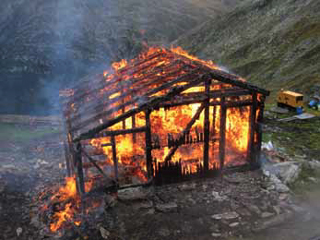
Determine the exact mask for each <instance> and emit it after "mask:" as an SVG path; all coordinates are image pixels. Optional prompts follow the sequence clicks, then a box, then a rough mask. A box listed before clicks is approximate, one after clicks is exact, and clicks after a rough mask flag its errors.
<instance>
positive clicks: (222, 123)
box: [219, 97, 227, 173]
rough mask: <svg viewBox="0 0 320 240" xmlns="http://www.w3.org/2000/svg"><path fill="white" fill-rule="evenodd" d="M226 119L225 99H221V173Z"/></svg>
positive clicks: (221, 169)
mask: <svg viewBox="0 0 320 240" xmlns="http://www.w3.org/2000/svg"><path fill="white" fill-rule="evenodd" d="M226 118H227V107H226V105H225V97H222V98H221V106H220V142H219V159H220V171H221V173H222V172H223V167H224V160H225V148H226Z"/></svg>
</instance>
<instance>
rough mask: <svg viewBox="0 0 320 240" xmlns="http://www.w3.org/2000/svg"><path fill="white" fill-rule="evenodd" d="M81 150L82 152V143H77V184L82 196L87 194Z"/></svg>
mask: <svg viewBox="0 0 320 240" xmlns="http://www.w3.org/2000/svg"><path fill="white" fill-rule="evenodd" d="M81 150H82V147H81V143H77V146H76V151H75V159H76V165H77V181H76V182H77V189H78V192H79V194H80V195H82V194H84V193H85V188H84V176H83V168H82V152H81Z"/></svg>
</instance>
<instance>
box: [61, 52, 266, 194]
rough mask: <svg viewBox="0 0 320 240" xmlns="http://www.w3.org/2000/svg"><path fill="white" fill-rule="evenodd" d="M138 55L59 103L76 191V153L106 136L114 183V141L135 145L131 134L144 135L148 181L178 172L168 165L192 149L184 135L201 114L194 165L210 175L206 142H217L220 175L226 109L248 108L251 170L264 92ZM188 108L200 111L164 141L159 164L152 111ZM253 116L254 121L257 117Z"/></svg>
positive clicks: (204, 68)
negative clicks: (199, 156) (139, 121)
mask: <svg viewBox="0 0 320 240" xmlns="http://www.w3.org/2000/svg"><path fill="white" fill-rule="evenodd" d="M141 56H143V55H141ZM141 56H140V57H138V58H136V59H133V60H131V62H129V63H128V64H127V66H125V67H123V68H120V69H118V70H117V71H116V72H115V73H114V74H107V75H102V74H101V75H96V76H93V77H92V83H93V85H94V86H93V87H91V86H90V81H89V80H88V78H87V79H86V82H85V83H84V84H83V85H81V84H80V85H78V86H77V87H76V88H75V89H74V90H73V94H72V95H71V96H69V97H68V98H66V99H63V113H64V117H65V122H66V124H65V126H66V129H67V133H68V141H67V142H68V149H67V152H68V153H69V154H67V156H68V157H67V158H68V159H67V165H68V166H69V168H70V174H71V173H72V172H75V173H76V175H77V178H78V180H79V181H78V182H79V185H81V186H79V189H80V191H82V190H83V189H84V187H83V186H84V180H83V170H82V169H80V168H82V161H81V159H79V158H81V157H82V156H83V155H84V154H81V143H82V144H84V143H85V142H87V143H88V142H90V141H91V139H95V138H101V137H107V136H110V137H111V142H110V143H104V146H111V147H112V160H113V163H114V177H115V181H116V182H118V167H119V166H118V159H117V151H116V141H115V136H118V135H125V134H132V139H133V142H136V141H137V135H136V134H139V133H144V134H145V144H144V147H145V158H146V166H147V177H148V179H149V180H150V179H152V178H153V177H155V174H157V172H158V171H159V170H161V168H162V170H163V169H165V168H169V167H170V166H172V167H176V168H177V169H178V168H179V164H176V165H175V166H173V165H172V163H170V160H171V158H172V156H173V155H174V154H175V151H176V150H177V149H178V148H179V146H181V145H183V144H186V142H188V144H192V140H191V142H190V141H189V137H188V133H189V131H190V129H191V127H192V126H193V124H194V122H195V121H196V120H197V119H199V116H200V114H201V113H202V112H204V116H205V119H204V132H203V133H199V134H198V133H197V142H198V143H200V142H201V143H203V165H202V164H199V171H200V172H201V173H204V174H206V173H209V154H208V151H209V142H210V141H212V140H211V139H213V138H214V142H215V141H218V142H219V159H220V163H219V166H216V167H218V168H219V170H220V171H222V170H223V167H224V162H225V141H226V139H225V138H226V136H225V135H226V133H225V131H226V115H227V109H228V108H241V107H245V106H246V107H248V106H249V107H250V109H251V110H250V123H249V124H250V132H249V134H250V136H249V143H248V163H250V165H251V166H252V168H254V167H255V166H256V165H257V157H258V156H259V151H260V149H261V122H262V121H263V108H264V100H265V97H266V96H268V95H269V91H267V90H264V89H262V88H259V87H257V86H254V85H252V84H250V83H248V82H246V81H244V80H243V79H241V78H240V77H238V76H236V75H232V74H229V73H226V72H223V71H221V70H219V69H218V68H212V67H210V66H208V65H206V64H205V63H204V62H202V61H197V60H194V59H189V58H188V57H186V56H183V55H180V54H177V53H174V52H172V51H171V50H167V49H159V50H158V51H156V52H155V53H154V54H151V55H149V56H147V57H144V58H142V57H141ZM193 87H203V88H204V91H195V92H191V93H190V92H189V93H184V92H185V91H186V90H188V89H191V88H193ZM212 88H213V90H212ZM193 103H199V104H201V106H200V107H199V109H198V111H197V113H196V114H195V115H194V117H193V119H192V120H191V121H190V122H189V124H188V125H187V127H186V128H185V130H184V131H182V132H181V133H180V137H179V139H176V140H173V141H172V139H171V140H170V139H169V138H168V144H169V145H168V146H169V147H170V151H169V153H168V155H167V156H166V157H165V163H164V165H163V166H161V164H160V163H157V161H156V160H155V159H153V157H152V149H156V148H159V144H157V143H156V142H154V138H153V136H152V126H151V124H150V118H151V117H152V116H151V115H152V112H153V111H155V110H158V109H160V108H164V109H170V108H172V107H176V106H183V105H188V104H193ZM216 106H220V110H219V111H220V116H221V117H220V134H219V136H210V134H209V129H210V126H212V124H213V123H212V122H210V117H209V116H210V111H209V109H210V108H214V115H213V121H214V122H215V121H216V119H215V116H216V111H217V110H216ZM257 111H258V116H256V113H257ZM140 113H143V114H144V115H145V126H137V125H136V116H137V114H140ZM129 118H130V119H131V122H132V128H128V129H127V126H126V123H125V120H126V119H129ZM117 123H122V125H121V126H122V129H117V130H112V129H110V128H111V127H112V126H114V125H115V124H117ZM168 136H170V135H168ZM255 136H257V137H255ZM77 146H78V148H77ZM79 146H80V148H79ZM79 151H80V154H79V153H78V152H79ZM85 155H87V156H86V157H87V158H88V159H89V161H90V166H93V167H96V168H97V169H98V171H99V172H101V171H102V169H101V168H100V167H99V164H98V163H97V162H96V161H95V159H93V158H92V157H90V156H88V152H85ZM87 165H88V164H87ZM180 165H181V164H180ZM74 166H76V167H74ZM80 166H81V167H80ZM216 167H214V171H216ZM72 169H77V171H72Z"/></svg>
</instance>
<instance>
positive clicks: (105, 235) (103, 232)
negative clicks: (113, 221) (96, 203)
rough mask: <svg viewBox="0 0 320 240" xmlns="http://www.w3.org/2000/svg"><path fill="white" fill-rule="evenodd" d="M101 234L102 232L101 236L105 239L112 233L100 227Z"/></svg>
mask: <svg viewBox="0 0 320 240" xmlns="http://www.w3.org/2000/svg"><path fill="white" fill-rule="evenodd" d="M99 230H100V234H101V237H102V238H103V239H108V238H109V235H110V232H109V231H108V230H106V229H104V228H103V227H100V229H99Z"/></svg>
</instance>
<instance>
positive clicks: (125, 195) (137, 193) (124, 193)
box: [118, 187, 149, 201]
mask: <svg viewBox="0 0 320 240" xmlns="http://www.w3.org/2000/svg"><path fill="white" fill-rule="evenodd" d="M148 196H149V193H148V191H146V190H144V189H143V188H142V187H134V188H126V189H121V190H119V191H118V199H119V200H120V201H135V200H145V199H147V198H148Z"/></svg>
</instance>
